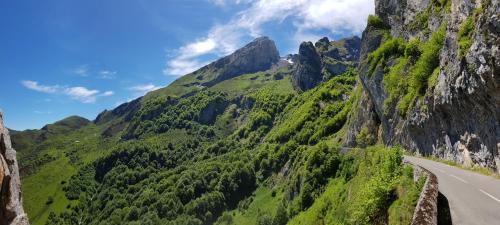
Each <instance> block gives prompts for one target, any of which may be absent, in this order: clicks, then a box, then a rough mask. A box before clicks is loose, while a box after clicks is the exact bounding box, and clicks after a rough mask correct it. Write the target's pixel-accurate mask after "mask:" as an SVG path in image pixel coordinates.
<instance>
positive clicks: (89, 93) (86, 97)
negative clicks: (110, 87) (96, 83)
mask: <svg viewBox="0 0 500 225" xmlns="http://www.w3.org/2000/svg"><path fill="white" fill-rule="evenodd" d="M64 94H66V95H68V96H70V97H71V98H73V99H75V100H78V101H80V102H83V103H94V102H95V101H96V98H97V94H99V91H98V90H89V89H87V88H85V87H70V88H66V89H65V90H64Z"/></svg>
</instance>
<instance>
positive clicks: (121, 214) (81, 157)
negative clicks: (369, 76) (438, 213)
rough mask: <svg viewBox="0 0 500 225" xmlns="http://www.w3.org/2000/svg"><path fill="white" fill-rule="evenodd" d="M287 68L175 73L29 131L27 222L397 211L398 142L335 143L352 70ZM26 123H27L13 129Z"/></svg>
mask: <svg viewBox="0 0 500 225" xmlns="http://www.w3.org/2000/svg"><path fill="white" fill-rule="evenodd" d="M327 43H328V42H327ZM327 49H330V47H328V48H327ZM330 50H331V49H330ZM236 61H237V60H236ZM325 63H326V64H327V63H328V62H325ZM201 71H204V72H206V70H201ZM293 72H294V67H293V65H288V64H282V65H280V66H278V65H274V66H272V67H271V68H269V69H267V70H264V71H260V72H255V73H246V74H239V75H237V76H234V77H231V78H227V79H223V80H221V81H219V82H217V83H211V84H210V85H206V86H203V87H197V89H193V88H192V86H189V85H188V86H185V85H178V84H180V83H182V82H184V81H183V79H192V78H193V77H190V76H187V77H186V78H181V79H180V80H179V81H178V82H174V83H173V84H172V85H170V86H168V87H166V88H164V89H160V90H158V91H156V92H153V93H150V94H148V95H146V96H145V97H142V98H139V99H137V100H134V101H132V102H129V103H126V104H123V105H121V106H119V107H117V108H116V109H114V110H111V111H105V112H103V113H101V114H100V115H99V116H98V117H97V118H96V120H95V121H93V122H91V123H89V124H87V125H85V126H83V127H81V128H79V129H74V130H71V131H67V132H64V134H57V135H53V136H50V138H48V139H47V140H43V141H41V142H33V143H34V144H33V147H32V148H30V149H36V151H37V154H38V155H39V156H42V155H46V156H47V157H48V158H49V159H50V160H47V161H46V162H44V163H41V164H39V166H37V167H36V169H35V170H33V172H32V173H30V174H29V175H26V176H24V177H23V179H22V182H23V193H24V196H25V197H24V198H25V200H24V204H25V206H26V210H27V213H28V215H29V218H30V222H31V223H32V224H213V223H216V224H286V223H287V222H290V223H291V224H311V223H313V224H316V223H319V222H318V221H322V218H325V216H326V217H328V216H329V217H332V215H341V217H338V218H337V217H335V218H330V220H328V221H336V222H339V223H348V224H367V223H375V224H385V223H386V222H388V221H403V222H404V221H407V220H408V216H407V215H408V214H410V213H411V211H412V208H413V204H414V203H415V199H414V194H412V193H415V192H416V191H415V190H419V189H418V186H416V184H414V183H413V181H412V180H411V179H409V177H408V174H409V172H408V171H407V170H408V169H406V168H403V166H402V165H401V158H400V151H399V150H398V149H392V150H388V151H386V150H385V149H383V148H382V147H374V148H372V149H371V150H368V151H363V150H359V151H354V152H353V153H350V154H343V153H341V148H340V146H341V143H342V141H343V139H344V138H345V135H346V134H345V131H346V129H347V126H348V121H349V116H350V114H352V112H353V111H354V109H355V106H356V105H357V104H358V101H359V98H360V93H361V92H360V90H361V89H360V87H359V85H357V83H358V80H357V78H356V77H357V72H356V70H354V69H353V68H350V69H347V71H346V72H345V73H343V74H340V75H335V76H325V77H329V79H327V80H325V81H324V82H323V83H321V84H319V85H318V86H317V87H315V88H313V89H310V90H308V91H306V92H297V91H295V90H294V88H293V86H292V82H291V79H292V77H291V76H293ZM194 74H196V72H195V73H194ZM207 77H212V76H207ZM213 77H217V76H213ZM195 79H197V78H195ZM179 93H180V94H179ZM180 96H181V97H180ZM72 127H73V126H72ZM32 132H39V131H26V132H20V137H24V136H26V137H28V136H30V135H31V133H32ZM13 138H15V137H13ZM18 151H19V152H21V154H20V161H23V160H24V159H28V155H29V153H30V152H28V148H26V149H24V148H21V149H20V148H18ZM24 151H26V152H24ZM36 158H37V159H39V158H40V157H36ZM379 165H382V166H379ZM361 184H367V185H361ZM351 188H354V190H355V191H354V192H352V193H351V194H348V190H350V189H351ZM372 189H373V190H376V191H377V192H376V193H374V192H372V191H371V190H372ZM379 193H382V194H381V195H379ZM346 196H348V197H346ZM374 198H375V199H377V200H376V201H372V200H373V199H374ZM325 201H328V202H333V203H336V204H334V206H332V205H330V203H325ZM337 203H338V204H337ZM350 205H352V206H350ZM348 206H349V207H348ZM332 207H333V208H332ZM397 207H399V208H402V209H404V210H402V211H401V212H403V211H404V212H405V213H404V214H402V215H404V216H403V217H401V218H395V217H394V215H396V214H397V213H395V212H400V210H396V211H394V210H393V209H394V208H397ZM326 214H328V215H326ZM313 221H314V222H313ZM391 223H392V222H391ZM396 224H397V223H396Z"/></svg>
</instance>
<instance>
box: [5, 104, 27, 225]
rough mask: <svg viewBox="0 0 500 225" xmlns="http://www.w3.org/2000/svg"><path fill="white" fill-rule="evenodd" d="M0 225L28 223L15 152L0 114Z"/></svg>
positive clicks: (22, 224)
mask: <svg viewBox="0 0 500 225" xmlns="http://www.w3.org/2000/svg"><path fill="white" fill-rule="evenodd" d="M0 198H1V205H0V225H7V224H16V225H24V224H29V223H28V217H27V216H26V214H25V213H24V209H23V204H22V197H21V180H20V178H19V169H18V165H17V160H16V151H15V150H14V149H13V148H12V146H11V142H10V136H9V131H8V130H7V128H5V127H4V126H3V115H2V113H1V112H0Z"/></svg>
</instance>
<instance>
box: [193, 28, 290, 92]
mask: <svg viewBox="0 0 500 225" xmlns="http://www.w3.org/2000/svg"><path fill="white" fill-rule="evenodd" d="M279 60H280V55H279V52H278V49H277V48H276V45H275V44H274V41H273V40H271V39H269V38H268V37H259V38H257V39H255V40H253V41H252V42H250V43H249V44H247V45H246V46H244V47H243V48H240V49H238V50H236V51H235V52H234V53H233V54H231V55H228V56H226V57H224V58H221V59H219V60H217V61H215V62H213V63H211V64H209V65H207V66H205V67H203V68H201V69H200V70H199V71H197V72H195V74H196V73H202V74H204V75H203V76H202V77H198V79H200V80H207V79H208V80H209V81H207V82H203V83H202V85H203V86H212V85H214V84H217V83H219V82H221V81H224V80H227V79H231V78H233V77H236V76H239V75H242V74H247V73H255V72H259V71H265V70H268V69H270V68H271V66H272V65H274V64H275V63H277V62H278V61H279ZM207 70H208V71H212V72H211V73H206V71H207ZM207 76H208V77H207Z"/></svg>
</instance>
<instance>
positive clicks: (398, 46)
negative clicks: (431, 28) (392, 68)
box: [368, 38, 406, 76]
mask: <svg viewBox="0 0 500 225" xmlns="http://www.w3.org/2000/svg"><path fill="white" fill-rule="evenodd" d="M405 50H406V43H405V41H404V40H403V39H401V38H395V39H394V38H390V39H389V40H386V41H384V43H382V45H381V46H380V47H379V48H377V50H375V51H373V52H372V53H370V54H368V61H369V62H370V68H369V70H368V76H371V75H372V74H373V72H374V71H375V69H376V68H377V65H378V64H379V63H380V62H383V61H385V60H386V59H389V57H391V56H395V57H397V56H401V55H404V54H405Z"/></svg>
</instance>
